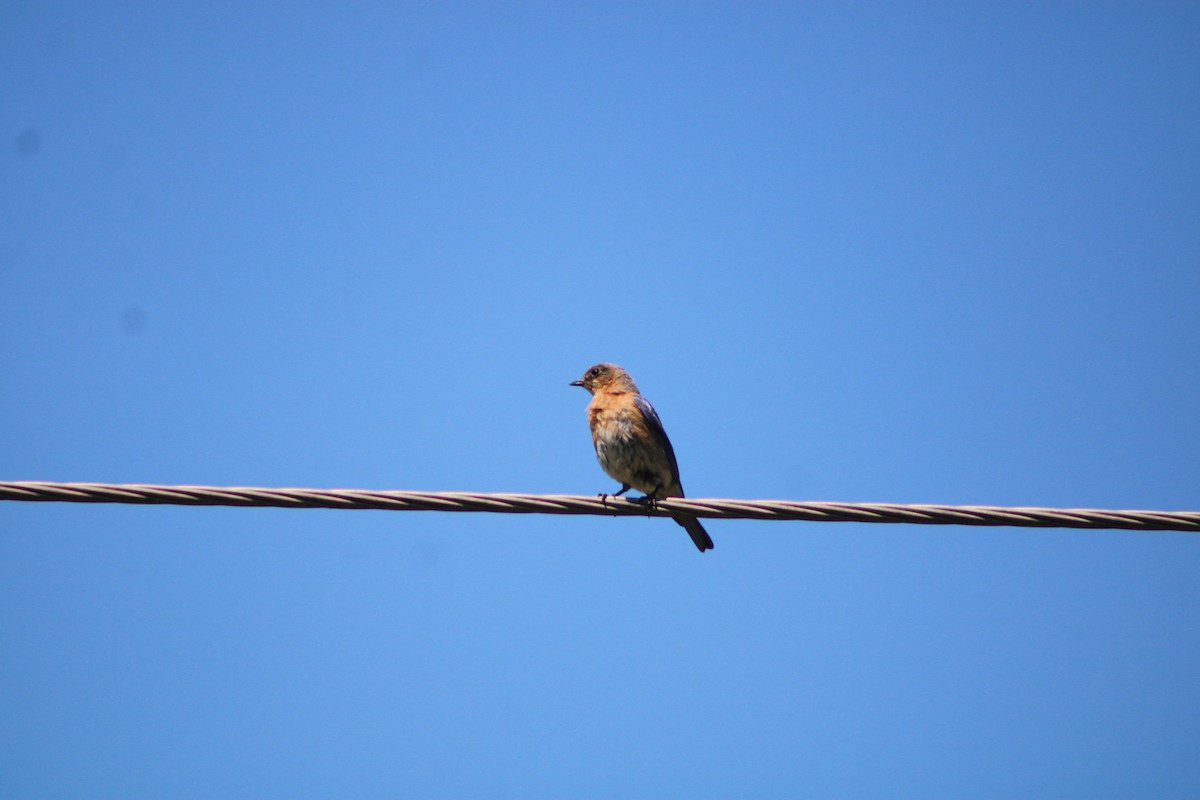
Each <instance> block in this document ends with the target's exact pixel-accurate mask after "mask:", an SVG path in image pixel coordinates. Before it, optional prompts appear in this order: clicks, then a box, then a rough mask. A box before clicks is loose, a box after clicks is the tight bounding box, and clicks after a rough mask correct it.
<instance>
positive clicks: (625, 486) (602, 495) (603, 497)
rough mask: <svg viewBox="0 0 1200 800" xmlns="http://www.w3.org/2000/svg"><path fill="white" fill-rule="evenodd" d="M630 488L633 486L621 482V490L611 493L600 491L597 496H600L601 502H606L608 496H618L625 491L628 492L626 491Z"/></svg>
mask: <svg viewBox="0 0 1200 800" xmlns="http://www.w3.org/2000/svg"><path fill="white" fill-rule="evenodd" d="M632 488H633V487H632V486H630V485H629V484H628V483H622V484H621V491H619V492H613V493H612V494H605V493H604V492H601V493H600V495H599V496H600V500H601V502H604V503H607V502H608V498H610V497H620V496H621V495H623V494H625V493H626V492H628V491H629V490H630V489H632Z"/></svg>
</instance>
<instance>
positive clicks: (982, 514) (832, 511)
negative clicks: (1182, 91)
mask: <svg viewBox="0 0 1200 800" xmlns="http://www.w3.org/2000/svg"><path fill="white" fill-rule="evenodd" d="M0 500H26V501H34V502H67V503H135V504H150V505H185V506H262V507H273V508H343V509H377V510H384V511H491V512H497V513H502V514H607V515H613V516H657V517H669V516H672V515H674V514H680V513H683V514H690V515H692V516H696V517H704V518H707V519H765V520H805V521H809V522H906V523H910V524H918V525H989V526H1001V525H1008V526H1018V527H1025V528H1092V529H1125V530H1149V531H1200V511H1131V510H1122V511H1116V510H1108V509H1097V508H1020V507H1018V508H1004V507H999V506H947V505H910V504H899V503H830V502H808V501H804V502H797V501H792V500H726V499H719V498H687V499H684V498H681V497H680V498H671V499H666V500H659V501H657V502H656V503H654V504H653V506H650V505H647V504H644V503H638V502H635V501H632V500H626V499H625V498H621V497H595V496H591V495H570V494H506V493H505V494H500V493H484V492H405V491H375V490H365V489H271V488H260V487H247V486H161V485H153V484H114V483H52V482H49V481H0Z"/></svg>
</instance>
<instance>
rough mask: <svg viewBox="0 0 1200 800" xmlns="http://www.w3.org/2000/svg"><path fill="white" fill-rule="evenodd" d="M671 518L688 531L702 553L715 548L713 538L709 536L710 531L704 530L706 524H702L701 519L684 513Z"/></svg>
mask: <svg viewBox="0 0 1200 800" xmlns="http://www.w3.org/2000/svg"><path fill="white" fill-rule="evenodd" d="M671 519H673V520H675V521H676V522H678V523H679V524H680V525H681V526H682V527H683V529H684V530H685V531H687V532H688V536H690V537H692V541H693V542H695V543H696V549H697V550H699V551H700V552H701V553H703V552H704V551H705V550H712V549H713V542H712V539H711V538H709V535H708V531H706V530H704V526H703V525H701V524H700V520H698V519H696V518H695V517H688V516H685V515H683V514H680V515H679V516H678V517H672V518H671Z"/></svg>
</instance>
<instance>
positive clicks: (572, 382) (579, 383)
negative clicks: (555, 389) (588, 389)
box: [567, 381, 583, 386]
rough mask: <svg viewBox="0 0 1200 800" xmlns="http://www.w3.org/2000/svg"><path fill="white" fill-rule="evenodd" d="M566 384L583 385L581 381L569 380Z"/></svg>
mask: <svg viewBox="0 0 1200 800" xmlns="http://www.w3.org/2000/svg"><path fill="white" fill-rule="evenodd" d="M567 386H583V381H571V382H570V383H568V384H567Z"/></svg>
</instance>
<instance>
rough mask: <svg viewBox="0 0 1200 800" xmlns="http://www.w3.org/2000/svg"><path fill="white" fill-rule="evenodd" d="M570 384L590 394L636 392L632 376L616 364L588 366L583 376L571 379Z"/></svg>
mask: <svg viewBox="0 0 1200 800" xmlns="http://www.w3.org/2000/svg"><path fill="white" fill-rule="evenodd" d="M571 385H572V386H582V387H583V388H584V389H587V390H588V392H589V393H591V394H595V393H596V392H602V391H616V392H635V393H636V392H637V386H635V385H634V384H633V378H631V377H629V373H628V372H626V371H625V370H623V369H621V368H620V367H618V366H617V365H616V364H596V365H595V366H591V367H588V368H587V371H586V372H584V373H583V377H582V378H580V379H579V380H577V381H571Z"/></svg>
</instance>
